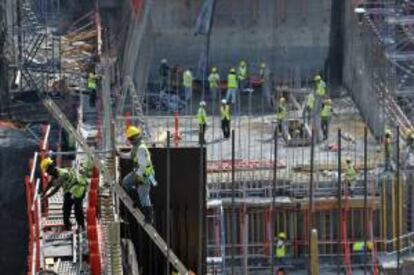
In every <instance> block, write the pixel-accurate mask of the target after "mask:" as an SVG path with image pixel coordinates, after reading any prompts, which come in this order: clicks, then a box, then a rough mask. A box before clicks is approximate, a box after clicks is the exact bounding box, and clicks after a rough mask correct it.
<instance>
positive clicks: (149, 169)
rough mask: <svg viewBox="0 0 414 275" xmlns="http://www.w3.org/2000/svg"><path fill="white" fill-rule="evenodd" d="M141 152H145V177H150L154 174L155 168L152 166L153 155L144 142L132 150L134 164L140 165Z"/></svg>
mask: <svg viewBox="0 0 414 275" xmlns="http://www.w3.org/2000/svg"><path fill="white" fill-rule="evenodd" d="M139 150H145V162H146V166H145V168H144V177H149V176H151V175H153V174H154V166H153V165H152V160H151V153H150V151H149V150H148V147H147V145H146V144H145V143H144V142H141V143H140V145H139V146H134V148H132V161H133V163H134V166H138V165H139V163H138V151H139Z"/></svg>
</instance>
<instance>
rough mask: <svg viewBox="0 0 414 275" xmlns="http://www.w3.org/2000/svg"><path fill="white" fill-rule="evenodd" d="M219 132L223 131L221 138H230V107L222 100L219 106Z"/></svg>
mask: <svg viewBox="0 0 414 275" xmlns="http://www.w3.org/2000/svg"><path fill="white" fill-rule="evenodd" d="M220 118H221V130H223V137H224V138H225V139H227V138H229V137H230V120H231V117H230V106H229V105H228V104H227V101H226V100H225V99H223V100H222V101H221V106H220Z"/></svg>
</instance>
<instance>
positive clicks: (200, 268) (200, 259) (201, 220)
mask: <svg viewBox="0 0 414 275" xmlns="http://www.w3.org/2000/svg"><path fill="white" fill-rule="evenodd" d="M199 146H200V147H199V148H200V177H199V184H198V186H199V187H198V188H199V198H200V199H199V205H198V207H199V208H198V224H199V229H198V243H199V246H198V247H199V250H198V266H197V274H204V271H205V270H204V267H203V265H202V263H203V258H205V255H203V251H204V249H203V247H204V243H205V242H204V236H203V228H204V225H205V224H207V223H206V219H207V217H206V213H204V211H203V210H204V205H203V203H204V202H205V198H204V196H203V194H204V190H205V184H204V180H205V178H204V157H205V156H204V146H203V143H202V142H200V145H199Z"/></svg>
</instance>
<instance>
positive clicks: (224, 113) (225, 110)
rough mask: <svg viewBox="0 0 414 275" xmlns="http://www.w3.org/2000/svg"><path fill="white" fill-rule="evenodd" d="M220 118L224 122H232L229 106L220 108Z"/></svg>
mask: <svg viewBox="0 0 414 275" xmlns="http://www.w3.org/2000/svg"><path fill="white" fill-rule="evenodd" d="M220 117H221V119H222V120H230V106H229V105H222V106H220Z"/></svg>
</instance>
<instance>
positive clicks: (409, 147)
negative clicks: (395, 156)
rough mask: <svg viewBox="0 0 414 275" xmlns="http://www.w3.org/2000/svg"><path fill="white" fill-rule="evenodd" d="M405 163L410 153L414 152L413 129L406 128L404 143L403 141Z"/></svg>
mask: <svg viewBox="0 0 414 275" xmlns="http://www.w3.org/2000/svg"><path fill="white" fill-rule="evenodd" d="M405 146H406V148H405V160H404V163H405V165H407V164H408V160H409V158H410V153H413V152H414V131H413V130H412V129H408V130H407V131H406V143H405Z"/></svg>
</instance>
